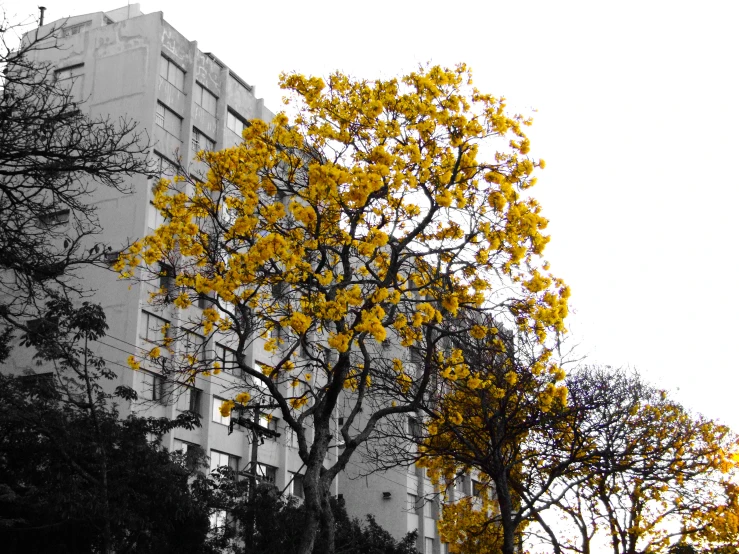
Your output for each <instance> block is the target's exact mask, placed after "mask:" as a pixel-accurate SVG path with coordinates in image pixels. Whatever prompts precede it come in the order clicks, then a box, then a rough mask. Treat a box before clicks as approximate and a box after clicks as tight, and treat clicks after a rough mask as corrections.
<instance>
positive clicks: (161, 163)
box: [153, 120, 177, 179]
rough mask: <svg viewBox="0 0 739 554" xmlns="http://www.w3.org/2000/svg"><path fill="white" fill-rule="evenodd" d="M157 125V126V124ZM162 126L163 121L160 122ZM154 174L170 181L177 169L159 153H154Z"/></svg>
mask: <svg viewBox="0 0 739 554" xmlns="http://www.w3.org/2000/svg"><path fill="white" fill-rule="evenodd" d="M157 125H159V124H158V123H157ZM163 125H164V120H162V126H163ZM153 169H154V172H155V173H158V174H159V176H160V177H164V178H165V179H172V177H174V176H175V175H177V167H176V166H175V164H173V163H172V162H170V161H169V160H168V159H167V158H165V157H164V156H162V155H161V154H160V153H159V152H154V168H153Z"/></svg>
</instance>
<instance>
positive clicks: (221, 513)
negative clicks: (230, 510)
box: [209, 510, 229, 531]
mask: <svg viewBox="0 0 739 554" xmlns="http://www.w3.org/2000/svg"><path fill="white" fill-rule="evenodd" d="M209 521H210V530H211V531H217V530H218V529H225V528H226V527H227V526H228V525H229V523H228V514H227V512H226V510H216V511H215V512H213V513H212V514H210V517H209Z"/></svg>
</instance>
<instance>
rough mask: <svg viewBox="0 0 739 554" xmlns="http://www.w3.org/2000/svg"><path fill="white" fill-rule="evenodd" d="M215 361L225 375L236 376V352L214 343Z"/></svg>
mask: <svg viewBox="0 0 739 554" xmlns="http://www.w3.org/2000/svg"><path fill="white" fill-rule="evenodd" d="M216 359H217V360H218V362H219V363H220V364H221V368H223V371H225V372H226V373H231V374H236V373H237V372H238V371H239V366H238V364H237V362H236V351H235V350H232V349H230V348H229V347H227V346H223V345H222V344H218V343H216Z"/></svg>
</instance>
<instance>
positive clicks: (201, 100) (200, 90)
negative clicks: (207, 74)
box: [193, 83, 218, 115]
mask: <svg viewBox="0 0 739 554" xmlns="http://www.w3.org/2000/svg"><path fill="white" fill-rule="evenodd" d="M193 96H195V104H197V105H198V106H200V107H201V108H203V109H204V110H205V111H206V112H208V113H209V114H211V115H216V104H217V102H218V101H217V99H216V97H215V96H214V95H213V93H211V92H210V91H209V90H208V89H207V88H205V87H204V86H203V85H201V84H200V83H195V90H194V91H193Z"/></svg>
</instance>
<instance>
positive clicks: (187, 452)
mask: <svg viewBox="0 0 739 554" xmlns="http://www.w3.org/2000/svg"><path fill="white" fill-rule="evenodd" d="M173 450H174V451H175V452H179V453H181V454H182V456H183V458H184V459H183V460H182V461H183V463H184V466H185V467H187V468H188V469H196V468H197V467H198V465H199V464H200V458H201V457H202V456H203V449H202V448H201V447H200V446H199V445H197V444H193V443H191V442H186V441H183V440H179V439H175V440H174V449H173Z"/></svg>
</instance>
